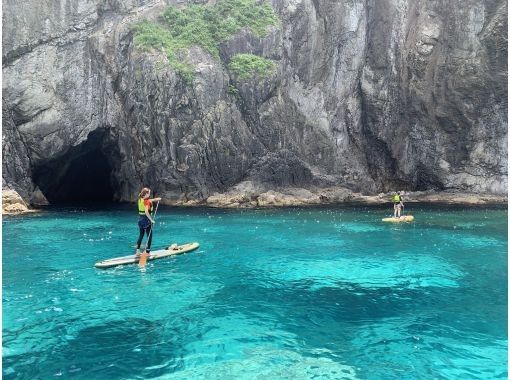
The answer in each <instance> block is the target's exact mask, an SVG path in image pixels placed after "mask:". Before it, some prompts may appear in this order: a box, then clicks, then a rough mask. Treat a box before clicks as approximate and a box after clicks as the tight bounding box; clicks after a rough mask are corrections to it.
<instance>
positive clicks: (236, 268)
mask: <svg viewBox="0 0 510 380" xmlns="http://www.w3.org/2000/svg"><path fill="white" fill-rule="evenodd" d="M405 211H406V213H410V214H413V215H414V216H415V218H416V219H415V222H414V223H403V224H389V223H382V222H381V218H383V217H386V216H389V214H390V213H391V210H390V209H389V208H388V207H386V208H385V207H375V206H356V205H345V206H338V207H321V208H289V209H255V210H220V209H209V208H194V209H188V208H170V207H160V208H159V211H158V215H157V223H156V226H155V230H154V242H153V248H157V247H163V246H167V245H169V244H171V243H174V242H176V243H179V244H182V243H186V242H192V241H197V242H199V243H200V248H199V249H198V250H196V251H194V252H190V253H188V254H185V255H180V256H175V257H172V258H167V259H162V260H156V261H152V262H149V263H148V265H147V267H146V268H145V269H140V268H139V267H138V266H137V265H129V266H122V267H117V268H113V269H108V270H100V269H96V268H94V263H95V262H96V261H99V260H104V259H107V258H112V257H116V256H123V255H127V254H131V253H133V252H134V248H133V244H134V243H135V241H136V238H137V236H138V228H137V212H136V206H134V205H102V206H101V207H96V208H91V207H86V206H80V205H74V206H72V205H69V206H65V207H51V208H47V209H46V210H45V211H44V212H42V213H38V214H33V215H26V216H19V217H4V218H3V222H2V225H3V236H2V238H3V242H2V248H3V255H2V264H3V275H2V279H3V283H2V290H3V293H2V298H3V302H2V309H3V325H2V330H3V351H2V355H3V378H4V379H54V378H55V379H58V378H64V379H71V378H72V379H344V378H345V379H374V380H375V379H377V380H379V379H498V378H501V379H506V378H507V377H508V373H507V353H508V350H507V344H508V340H507V333H508V332H507V326H508V324H507V318H508V315H507V301H508V293H507V284H508V273H507V268H508V264H507V253H508V236H507V232H508V229H507V221H508V213H507V208H506V206H493V207H480V206H479V207H467V206H463V207H460V206H457V207H453V206H445V205H435V206H429V205H424V204H410V203H409V204H408V205H407V207H406V210H405Z"/></svg>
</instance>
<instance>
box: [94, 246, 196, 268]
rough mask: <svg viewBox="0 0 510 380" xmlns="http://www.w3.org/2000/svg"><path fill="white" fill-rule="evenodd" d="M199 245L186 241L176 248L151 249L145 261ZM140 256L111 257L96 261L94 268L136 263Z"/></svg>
mask: <svg viewBox="0 0 510 380" xmlns="http://www.w3.org/2000/svg"><path fill="white" fill-rule="evenodd" d="M199 246H200V245H199V244H198V243H196V242H195V243H187V244H183V245H179V246H177V247H176V249H172V248H170V247H167V248H165V249H159V250H157V251H152V252H151V253H150V255H149V257H147V261H152V260H156V259H162V258H164V257H169V256H175V255H180V254H183V253H186V252H191V251H194V250H195V249H197V248H198V247H199ZM139 260H140V258H139V257H138V258H137V257H136V256H135V255H129V256H121V257H115V258H113V259H108V260H103V261H98V262H97V263H96V264H95V267H96V268H102V269H105V268H111V267H115V266H117V265H127V264H137V263H138V261H139Z"/></svg>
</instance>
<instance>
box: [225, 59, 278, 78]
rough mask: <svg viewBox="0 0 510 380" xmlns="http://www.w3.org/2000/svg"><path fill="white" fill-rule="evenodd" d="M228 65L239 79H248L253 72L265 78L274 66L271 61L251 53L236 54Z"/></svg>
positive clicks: (269, 74) (272, 70)
mask: <svg viewBox="0 0 510 380" xmlns="http://www.w3.org/2000/svg"><path fill="white" fill-rule="evenodd" d="M228 66H229V68H230V70H231V71H232V72H233V73H234V74H236V75H237V76H239V78H241V79H248V78H250V77H252V76H253V75H254V74H257V75H259V76H260V77H263V78H264V77H266V78H267V77H269V76H271V74H272V73H273V72H274V70H275V68H276V66H275V64H274V62H273V61H271V60H269V59H266V58H263V57H259V56H257V55H253V54H237V55H235V56H234V57H233V58H232V60H231V61H230V63H229V65H228Z"/></svg>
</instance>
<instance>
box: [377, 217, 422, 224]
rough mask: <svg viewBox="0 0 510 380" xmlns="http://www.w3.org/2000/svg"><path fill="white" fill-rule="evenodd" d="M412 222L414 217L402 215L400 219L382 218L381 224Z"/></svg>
mask: <svg viewBox="0 0 510 380" xmlns="http://www.w3.org/2000/svg"><path fill="white" fill-rule="evenodd" d="M413 220H414V216H412V215H404V216H401V217H400V218H393V217H392V218H383V219H382V221H383V222H391V223H401V222H412V221H413Z"/></svg>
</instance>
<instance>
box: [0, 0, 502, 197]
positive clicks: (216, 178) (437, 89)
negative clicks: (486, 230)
mask: <svg viewBox="0 0 510 380" xmlns="http://www.w3.org/2000/svg"><path fill="white" fill-rule="evenodd" d="M171 3H172V2H171V1H163V0H161V1H155V2H154V1H152V2H148V1H141V2H134V1H125V2H122V3H121V2H109V3H108V4H106V5H105V4H103V2H99V1H87V2H83V1H78V0H72V1H68V2H60V1H56V2H52V3H51V5H50V4H49V3H48V4H45V3H40V2H37V1H29V2H28V3H27V2H12V1H11V2H7V3H5V4H4V7H3V12H4V14H3V19H4V23H3V28H4V29H3V47H4V48H3V57H2V58H3V65H2V70H3V89H2V90H3V99H4V101H3V110H4V112H3V115H4V120H3V123H2V124H3V146H4V149H3V181H2V185H3V187H4V188H5V189H14V190H16V191H17V192H18V193H19V194H20V195H21V196H22V197H23V199H25V200H26V201H27V202H30V201H31V199H32V202H44V199H47V200H48V201H49V202H60V201H75V200H100V201H101V200H109V201H111V200H121V201H122V200H134V199H135V198H136V196H137V194H138V191H139V189H140V187H141V186H142V185H144V184H145V185H149V186H151V187H152V188H153V189H154V190H156V191H157V192H158V195H159V196H162V197H163V198H165V199H166V200H167V201H168V202H169V203H175V204H197V203H204V202H206V203H208V199H211V200H214V199H218V198H214V197H220V198H221V197H222V196H223V197H225V198H226V199H228V198H229V197H230V195H229V194H234V193H236V191H237V190H236V186H239V184H242V183H245V182H246V181H249V182H251V183H252V184H253V186H254V187H255V188H260V189H262V190H261V191H259V192H257V193H256V194H257V195H256V196H255V195H253V194H252V195H253V197H254V198H253V199H252V195H250V197H249V201H246V202H245V201H242V202H237V203H238V204H255V203H256V204H257V205H261V204H269V205H270V204H278V203H281V204H287V203H292V202H291V201H290V200H289V199H290V198H289V197H291V198H292V197H293V198H294V201H293V202H298V203H299V202H309V203H315V202H324V201H325V200H326V199H334V200H337V201H341V200H343V199H345V197H344V196H343V195H342V196H337V195H335V196H332V197H330V198H328V196H327V195H323V196H322V197H321V195H320V189H321V188H322V189H326V188H329V189H332V188H336V189H339V190H338V192H340V193H343V192H353V193H361V192H363V193H364V194H378V193H379V192H386V191H389V190H392V189H396V188H398V189H405V190H415V191H416V190H418V191H423V190H450V191H454V192H455V191H462V192H484V193H488V194H506V191H507V190H506V189H507V87H506V83H507V4H506V2H504V1H497V0H494V1H489V0H487V1H481V0H476V1H472V2H469V3H466V2H461V1H454V2H448V3H443V2H436V1H419V0H414V1H413V0H408V1H406V0H383V1H375V0H368V1H364V2H361V1H359V2H358V1H342V2H338V1H330V0H320V1H311V0H301V1H289V0H274V1H273V2H272V6H273V8H274V10H275V12H276V14H277V15H278V17H279V19H280V22H281V24H280V25H279V26H273V27H271V29H270V32H269V33H268V34H267V36H264V37H259V36H256V35H254V34H253V33H250V32H249V31H246V30H242V31H240V32H238V33H237V34H236V35H234V36H233V37H232V38H230V39H229V40H227V41H224V42H222V43H221V44H220V48H219V57H214V56H213V55H211V54H210V53H208V52H206V51H204V50H203V49H201V48H200V47H197V46H195V47H192V48H191V49H189V51H187V52H182V53H181V55H180V56H179V59H181V60H182V61H183V62H184V61H186V62H189V63H190V64H191V66H192V68H193V71H194V78H193V80H192V82H187V81H186V80H185V78H183V76H182V75H181V74H179V73H178V72H177V71H176V70H175V69H173V68H172V67H171V66H170V65H169V64H168V61H167V56H166V55H165V54H164V53H163V52H160V51H152V52H146V51H142V50H140V49H139V48H137V47H135V45H134V42H133V32H132V31H131V29H130V26H131V25H132V24H133V23H135V22H138V21H140V20H142V19H145V18H146V19H154V18H156V17H157V16H158V15H159V14H161V13H162V12H163V10H164V9H165V7H166V6H167V5H169V4H171ZM236 54H254V55H257V56H261V57H264V58H267V59H270V60H271V61H272V62H273V63H274V64H275V67H276V68H275V70H274V71H273V72H272V73H271V76H270V77H268V78H261V77H257V75H254V76H252V77H248V78H241V77H239V76H238V75H236V74H235V73H234V72H232V70H231V69H230V66H229V63H230V62H231V60H232V59H233V57H234V56H235V55H236ZM281 188H285V189H292V188H294V189H296V190H295V193H296V195H292V194H290V193H289V191H290V190H288V191H287V190H286V191H284V192H281V191H280V190H281ZM317 189H319V190H317ZM342 189H343V190H342ZM262 194H265V195H262ZM278 194H284V195H278ZM211 197H212V198H211ZM243 199H244V198H243ZM259 199H260V201H259ZM41 200H42V201H41ZM225 202H226V203H228V204H236V201H235V200H233V201H230V200H227V201H225ZM220 203H221V202H220Z"/></svg>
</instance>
